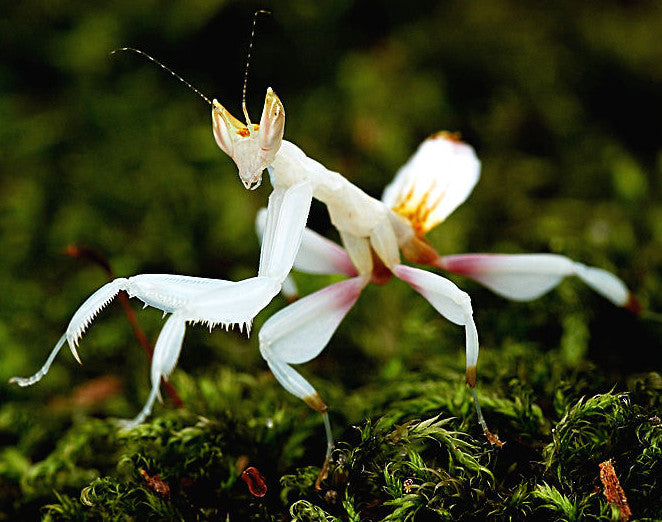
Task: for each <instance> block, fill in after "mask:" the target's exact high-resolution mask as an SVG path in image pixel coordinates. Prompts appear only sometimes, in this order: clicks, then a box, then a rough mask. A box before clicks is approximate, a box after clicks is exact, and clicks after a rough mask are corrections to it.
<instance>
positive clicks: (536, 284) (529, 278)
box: [12, 52, 638, 462]
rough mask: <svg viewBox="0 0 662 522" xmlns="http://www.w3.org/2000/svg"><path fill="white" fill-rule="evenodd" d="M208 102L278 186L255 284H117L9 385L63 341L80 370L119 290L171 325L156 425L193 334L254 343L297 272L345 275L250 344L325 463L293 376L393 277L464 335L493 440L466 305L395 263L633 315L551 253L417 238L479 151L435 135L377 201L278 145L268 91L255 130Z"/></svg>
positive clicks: (313, 400)
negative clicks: (317, 219)
mask: <svg viewBox="0 0 662 522" xmlns="http://www.w3.org/2000/svg"><path fill="white" fill-rule="evenodd" d="M140 53H141V54H144V53H142V52H140ZM150 59H152V58H151V57H150ZM152 60H153V59H152ZM153 61H155V60H153ZM157 63H158V62H157ZM159 65H160V64H159ZM173 74H174V73H173ZM178 78H179V77H178ZM180 79H181V78H180ZM182 81H183V80H182ZM185 83H186V82H185ZM196 92H198V94H200V93H199V91H197V90H196ZM201 96H202V97H203V98H204V99H205V100H206V101H207V102H209V100H208V99H207V98H205V97H204V96H203V95H201ZM209 103H210V105H211V108H212V111H211V116H212V129H213V135H214V138H215V140H216V143H217V144H218V146H219V147H220V148H221V150H223V151H224V152H225V153H226V154H227V155H228V156H230V157H231V158H232V160H233V161H234V162H235V164H236V166H237V168H238V171H239V177H240V179H241V181H242V183H243V184H244V186H245V187H246V188H247V189H249V190H254V189H255V188H257V187H258V186H259V185H260V183H261V180H262V175H263V171H264V170H265V169H267V170H268V172H269V177H270V180H271V184H272V186H273V192H272V193H271V196H270V197H269V203H268V207H267V209H266V210H264V211H262V212H261V213H260V214H259V216H258V220H257V228H258V231H259V235H260V238H261V241H262V246H261V252H260V260H259V268H258V270H257V274H256V276H255V277H252V278H249V279H246V280H243V281H237V282H234V281H226V280H218V279H208V278H201V277H191V276H183V275H168V274H141V275H135V276H133V277H129V278H117V279H115V280H114V281H112V282H110V283H108V284H106V285H104V286H103V287H101V288H100V289H99V290H97V291H96V292H95V293H93V294H92V295H91V297H89V298H88V299H87V300H86V301H85V302H84V303H83V304H82V305H81V307H80V308H79V309H78V311H77V312H76V313H75V314H74V316H73V318H72V319H71V321H70V323H69V325H68V327H67V330H66V332H65V333H64V335H63V336H62V337H61V338H60V340H59V341H58V343H57V344H56V346H55V348H54V349H53V350H52V352H51V354H50V355H49V357H48V358H47V360H46V363H45V364H44V365H43V367H42V368H41V369H40V370H39V371H38V372H37V373H36V374H34V375H33V376H32V377H28V378H19V377H15V378H13V379H12V382H15V383H16V384H18V385H20V386H29V385H32V384H34V383H36V382H37V381H39V380H40V379H41V378H42V377H43V376H44V375H45V374H46V373H47V372H48V370H49V368H50V366H51V364H52V362H53V360H54V359H55V357H56V355H57V354H58V352H59V351H60V349H61V348H62V347H63V346H64V345H65V343H66V344H67V345H68V346H69V348H70V350H71V352H72V353H73V355H74V356H75V357H76V359H77V360H79V361H80V359H79V357H78V354H77V351H76V348H77V346H78V344H79V341H80V339H81V337H82V336H83V334H84V332H85V331H86V329H87V328H88V326H89V325H90V323H91V322H92V320H93V319H94V318H95V317H96V315H97V314H98V313H99V312H100V311H101V310H102V309H103V308H104V307H105V306H106V305H108V304H109V303H110V302H111V301H112V300H113V298H114V297H115V296H116V295H117V294H118V293H119V292H120V291H125V292H127V293H128V294H129V296H130V297H136V298H138V299H139V300H141V301H142V302H143V303H144V304H145V305H148V306H152V307H154V308H158V309H159V310H162V311H163V312H164V313H165V314H169V318H168V319H167V320H166V322H165V325H164V326H163V329H162V330H161V333H160V335H159V337H158V340H157V343H156V347H155V350H154V357H153V360H152V363H151V383H152V388H151V392H150V394H149V397H148V399H147V401H146V403H145V405H144V407H143V408H142V410H141V411H140V413H139V414H138V415H137V416H136V417H135V418H134V419H133V420H132V421H129V422H128V423H127V425H128V426H135V425H137V424H139V423H141V422H143V421H144V420H145V419H146V418H147V417H148V416H149V415H150V413H151V411H152V407H153V405H154V402H155V400H156V399H157V398H159V386H160V381H161V378H164V379H167V378H168V376H169V375H170V374H171V373H172V371H173V370H174V368H175V366H176V364H177V360H178V357H179V353H180V351H181V348H182V344H183V340H184V334H185V330H186V327H187V325H189V324H195V323H204V324H205V325H207V326H209V327H210V328H213V327H216V326H220V327H222V328H226V329H227V328H231V327H233V326H235V325H237V326H238V327H239V328H240V329H243V330H245V331H246V332H247V333H249V332H250V328H251V323H252V320H253V318H254V317H255V316H256V315H257V314H258V313H259V312H260V311H261V310H262V309H263V308H264V307H265V306H266V305H267V304H268V303H269V302H270V301H271V300H272V299H273V298H274V297H275V296H276V295H277V294H278V293H279V292H281V290H283V288H284V287H283V285H284V284H286V282H287V278H288V274H289V273H290V271H291V269H292V268H293V267H294V268H296V269H298V270H301V271H305V272H310V273H336V274H342V275H345V276H347V277H348V279H345V280H343V281H341V282H338V283H335V284H333V285H331V286H329V287H327V288H324V289H322V290H319V291H318V292H315V293H313V294H311V295H309V296H307V297H304V298H302V299H300V300H298V301H296V302H294V303H293V304H290V305H289V306H287V307H286V308H284V309H283V310H281V311H279V312H278V313H276V314H275V315H273V316H272V317H271V318H270V319H269V320H267V321H266V323H265V324H264V326H263V327H262V329H261V331H260V332H259V335H258V338H259V348H260V353H261V355H262V357H263V358H264V359H265V361H266V362H267V364H268V366H269V368H270V369H271V371H272V372H273V374H274V376H275V377H276V379H277V380H278V381H279V382H280V384H282V385H283V387H284V388H285V389H287V390H288V391H289V392H290V393H292V394H294V395H295V396H297V397H299V398H300V399H302V400H304V401H305V402H306V403H307V404H308V405H309V406H310V407H312V408H313V409H314V410H316V411H318V412H319V413H321V414H322V415H323V419H324V424H325V428H326V434H327V451H326V457H327V458H326V462H328V459H329V457H330V454H331V450H332V447H333V442H332V436H331V429H330V425H329V420H328V414H327V405H326V404H325V402H324V400H323V399H322V397H321V396H320V395H319V394H318V392H317V391H316V390H315V388H314V387H313V386H312V385H311V384H310V383H309V382H308V381H307V380H306V379H305V378H304V377H302V376H301V375H300V374H299V373H298V372H297V371H296V370H295V369H294V367H293V365H296V364H300V363H304V362H307V361H309V360H311V359H313V358H314V357H316V356H317V355H318V354H319V353H320V352H321V351H322V350H323V349H324V347H325V346H326V345H327V343H328V342H329V339H330V338H331V336H332V335H333V333H334V332H335V330H336V328H337V327H338V325H339V324H340V322H341V321H342V319H343V318H344V317H345V315H346V314H347V313H348V311H349V310H350V309H351V308H352V306H353V305H354V303H355V302H356V300H357V299H358V297H359V295H360V294H361V291H362V290H363V288H365V287H366V285H368V284H370V283H375V284H385V283H386V282H388V281H389V280H390V279H391V278H392V277H393V276H395V277H397V278H399V279H402V280H403V281H406V282H407V283H409V284H410V285H411V286H412V287H413V288H414V289H415V290H416V291H417V292H419V293H420V294H421V295H423V297H425V299H427V300H428V301H429V302H430V304H431V305H432V306H433V307H434V308H435V309H436V310H437V311H438V312H439V313H440V314H441V315H442V316H443V317H445V318H446V319H448V320H449V321H451V322H453V323H455V324H457V325H459V326H461V327H463V328H464V331H465V337H466V340H465V350H466V382H467V383H468V385H469V387H470V389H471V391H472V393H473V396H474V399H475V403H476V408H477V413H478V420H479V422H480V424H481V426H482V428H483V430H484V432H485V434H486V435H487V436H488V438H489V439H490V440H491V442H498V439H497V438H496V437H495V436H493V435H492V434H491V433H490V432H489V431H488V429H487V426H486V424H485V421H484V420H483V417H482V414H481V412H480V407H479V406H478V400H477V397H476V394H475V391H474V387H475V385H476V378H477V373H476V364H477V360H478V351H479V343H478V333H477V330H476V325H475V323H474V319H473V311H472V307H471V300H470V298H469V296H468V295H467V294H466V293H465V292H464V291H462V290H460V289H459V288H458V287H457V286H456V285H455V284H454V283H452V282H451V281H449V280H448V279H446V278H444V277H442V276H441V275H438V274H436V273H434V272H430V271H426V270H422V269H420V268H414V267H411V266H408V265H405V264H402V263H401V259H400V253H402V255H403V256H404V258H405V259H407V260H409V261H411V262H414V263H418V264H423V265H428V266H430V267H433V268H439V269H442V270H446V271H448V272H452V273H456V274H462V275H465V276H468V277H470V278H472V279H475V280H476V281H479V282H480V283H482V284H484V285H485V286H487V287H488V288H490V289H491V290H493V291H495V292H496V293H498V294H500V295H503V296H504V297H507V298H510V299H515V300H529V299H534V298H536V297H538V296H540V295H542V294H543V293H545V292H547V291H548V290H550V289H551V288H553V287H554V286H555V285H556V284H558V283H559V282H560V281H561V279H563V278H564V277H566V276H569V275H576V276H578V277H579V278H580V279H582V280H583V281H584V282H586V283H587V284H588V285H589V286H591V287H592V288H593V289H594V290H596V291H597V292H599V293H601V294H602V295H603V296H605V297H606V298H607V299H609V300H611V301H612V302H613V303H614V304H616V305H618V306H624V307H626V308H629V309H631V310H634V311H637V309H638V308H637V304H636V300H635V299H634V297H633V296H632V294H631V293H630V292H629V291H628V290H627V288H626V287H625V285H624V284H623V282H622V281H621V280H620V279H618V278H617V277H616V276H614V275H612V274H610V273H608V272H605V271H604V270H601V269H598V268H592V267H587V266H585V265H582V264H580V263H575V262H573V261H571V260H569V259H567V258H565V257H562V256H559V255H552V254H536V255H490V254H471V255H456V256H447V257H444V256H440V255H439V254H438V253H437V252H436V250H435V249H434V248H433V247H432V246H431V245H430V244H429V243H428V242H427V240H426V239H425V234H426V233H427V232H428V231H430V230H431V229H432V228H434V227H435V226H437V225H438V224H440V223H441V222H443V221H444V219H445V218H446V217H447V216H448V215H449V214H450V213H451V212H453V210H455V208H457V207H458V206H459V205H460V204H461V203H462V202H463V201H464V200H465V199H466V198H467V197H468V196H469V194H470V193H471V191H472V189H473V187H474V186H475V184H476V182H477V181H478V179H479V175H480V161H479V160H478V158H477V157H476V154H475V152H474V150H473V148H472V147H471V146H469V145H467V144H466V143H463V142H461V141H460V140H459V139H458V138H457V137H456V136H455V135H453V134H449V133H444V132H441V133H437V134H434V135H432V136H431V137H429V138H428V139H427V140H425V141H424V142H423V144H422V145H421V146H420V147H419V149H418V151H417V152H416V153H415V154H414V155H413V156H412V158H411V159H410V160H409V161H408V162H407V163H406V164H405V165H404V166H403V167H402V168H401V169H400V171H399V172H398V173H397V175H396V176H395V178H394V180H393V182H392V183H391V184H390V185H389V186H388V187H386V190H385V191H384V194H383V197H382V199H381V200H377V199H375V198H373V197H371V196H369V195H367V194H366V193H365V192H363V191H362V190H361V189H359V188H358V187H356V186H355V185H353V184H352V183H350V182H349V181H348V180H347V179H345V178H344V177H343V176H341V175H340V174H339V173H337V172H333V171H331V170H329V169H327V168H326V167H324V166H323V165H321V164H320V163H318V162H317V161H315V160H313V159H311V158H309V157H307V156H306V155H305V154H304V153H303V152H302V151H301V149H299V148H298V147H297V146H296V145H294V144H293V143H291V142H289V141H286V140H284V139H283V134H284V129H285V111H284V108H283V105H282V103H281V101H280V99H279V98H278V96H276V94H275V93H274V92H273V90H271V89H268V90H267V94H266V98H265V103H264V109H263V112H262V115H261V118H260V123H259V125H258V124H253V123H251V121H250V119H249V117H248V113H247V111H246V106H245V102H244V106H243V110H244V115H245V118H246V123H243V122H241V121H239V120H238V119H237V118H235V117H233V116H232V115H231V114H230V113H229V112H228V111H227V110H226V109H225V108H224V107H223V106H222V105H221V104H220V103H219V102H218V101H217V100H213V101H212V102H209ZM313 198H316V199H318V200H319V201H321V202H322V203H323V204H325V205H326V207H327V209H328V212H329V215H330V218H331V222H332V223H333V225H334V226H335V227H336V228H337V229H338V231H339V233H340V237H341V240H342V243H343V247H341V246H339V245H336V244H334V243H333V242H331V241H329V240H327V239H325V238H323V237H322V236H320V235H318V234H317V233H315V232H313V231H311V230H309V229H307V228H306V220H307V217H308V212H309V209H310V204H311V200H312V199H313Z"/></svg>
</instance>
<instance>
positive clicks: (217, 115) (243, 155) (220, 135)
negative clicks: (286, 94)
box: [211, 87, 285, 190]
mask: <svg viewBox="0 0 662 522" xmlns="http://www.w3.org/2000/svg"><path fill="white" fill-rule="evenodd" d="M244 114H245V115H246V124H243V123H242V122H240V121H239V120H238V119H237V118H235V117H234V116H232V115H231V114H230V113H229V112H228V111H227V110H226V109H225V107H223V106H222V105H221V104H220V103H219V102H218V101H217V100H214V101H213V105H212V113H211V117H212V123H213V128H214V138H216V143H217V144H218V146H219V147H220V148H221V149H222V150H223V151H224V152H225V153H226V154H227V155H228V156H230V157H231V158H232V160H233V161H234V162H235V163H236V164H237V168H238V169H239V177H240V178H241V181H242V183H243V184H244V186H245V187H246V188H247V189H249V190H254V189H256V188H257V187H259V186H260V183H261V182H262V172H263V171H264V169H266V168H267V167H268V166H270V165H271V163H272V162H273V160H274V158H275V157H276V153H277V152H278V149H279V148H280V144H281V142H282V141H283V132H284V131H285V109H284V108H283V104H282V103H281V101H280V99H279V98H278V96H276V93H274V91H273V90H271V87H269V88H268V89H267V95H266V97H265V99H264V109H263V110H262V117H261V118H260V124H259V125H254V124H252V123H251V122H250V119H249V118H248V114H247V112H246V111H245V107H244Z"/></svg>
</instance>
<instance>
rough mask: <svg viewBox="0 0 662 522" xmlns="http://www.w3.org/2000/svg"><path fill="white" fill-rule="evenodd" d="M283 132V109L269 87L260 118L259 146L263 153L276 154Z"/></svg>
mask: <svg viewBox="0 0 662 522" xmlns="http://www.w3.org/2000/svg"><path fill="white" fill-rule="evenodd" d="M284 132H285V109H284V108H283V104H282V103H281V101H280V99H279V98H278V96H276V93H275V92H274V91H273V90H272V89H271V87H269V88H268V89H267V95H266V97H265V99H264V109H263V110H262V117H261V118H260V134H259V138H258V140H259V145H260V148H261V149H262V150H263V151H265V152H266V151H269V152H271V153H272V154H275V153H276V152H278V149H279V148H280V143H281V141H282V140H283V133H284Z"/></svg>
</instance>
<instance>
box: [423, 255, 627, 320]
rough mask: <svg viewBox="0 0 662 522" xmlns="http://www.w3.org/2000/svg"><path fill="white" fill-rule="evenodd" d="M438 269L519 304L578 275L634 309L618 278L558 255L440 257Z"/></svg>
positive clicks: (604, 294)
mask: <svg viewBox="0 0 662 522" xmlns="http://www.w3.org/2000/svg"><path fill="white" fill-rule="evenodd" d="M435 266H438V267H439V268H441V269H443V270H447V271H449V272H453V273H455V274H461V275H464V276H466V277H470V278H471V279H474V280H476V281H478V282H479V283H482V284H483V285H485V286H486V287H487V288H489V289H490V290H492V291H493V292H495V293H497V294H499V295H501V296H503V297H506V298H508V299H512V300H515V301H528V300H531V299H536V298H538V297H540V296H541V295H543V294H545V293H547V292H548V291H550V290H551V289H552V288H554V287H555V286H556V285H558V284H559V283H560V282H561V280H562V279H563V278H564V277H567V276H571V275H576V276H577V277H579V278H580V279H581V280H582V281H584V282H585V283H586V284H587V285H589V286H590V287H591V288H592V289H593V290H595V291H596V292H598V293H599V294H601V295H602V296H604V297H605V298H607V299H609V300H610V301H611V302H612V303H614V304H615V305H617V306H626V307H630V308H631V307H633V305H631V303H632V302H636V301H633V296H632V294H631V293H630V292H629V290H628V289H627V287H626V286H625V284H624V283H623V281H621V280H620V279H619V278H618V277H616V276H615V275H613V274H611V273H609V272H607V271H605V270H602V269H600V268H593V267H588V266H586V265H583V264H581V263H576V262H574V261H572V260H571V259H568V258H567V257H564V256H560V255H556V254H461V255H455V256H446V257H440V258H439V259H438V260H437V262H436V263H435Z"/></svg>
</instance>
